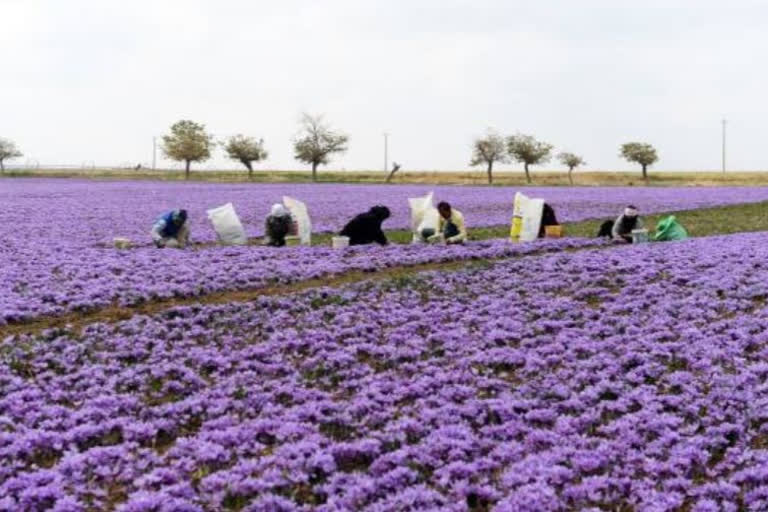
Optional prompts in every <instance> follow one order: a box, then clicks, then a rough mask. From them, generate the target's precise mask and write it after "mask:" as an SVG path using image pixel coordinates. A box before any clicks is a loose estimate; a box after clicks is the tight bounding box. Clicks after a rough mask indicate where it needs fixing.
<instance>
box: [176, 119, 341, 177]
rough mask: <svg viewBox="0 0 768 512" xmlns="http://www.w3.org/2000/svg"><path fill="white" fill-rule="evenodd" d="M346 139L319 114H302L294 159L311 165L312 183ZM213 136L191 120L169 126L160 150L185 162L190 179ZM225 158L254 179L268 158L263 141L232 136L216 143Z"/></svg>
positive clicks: (208, 151) (206, 156)
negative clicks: (257, 165) (255, 169)
mask: <svg viewBox="0 0 768 512" xmlns="http://www.w3.org/2000/svg"><path fill="white" fill-rule="evenodd" d="M348 141H349V137H348V136H347V135H345V134H343V133H339V132H336V131H334V130H333V129H332V128H331V127H330V126H329V125H328V124H327V123H326V122H325V121H324V120H323V117H322V116H320V115H317V116H312V115H309V114H302V116H301V121H300V129H299V133H298V134H297V135H296V137H295V138H294V140H293V149H294V151H295V157H296V159H297V160H299V161H301V162H305V163H307V164H309V165H311V166H312V180H313V181H317V167H318V166H320V165H327V164H328V163H329V162H330V161H331V156H332V155H333V154H334V153H343V152H345V151H346V150H347V142H348ZM216 144H217V143H216V141H215V140H214V137H213V135H211V134H209V133H208V132H207V131H206V130H205V125H202V124H199V123H195V122H194V121H189V120H182V121H178V122H177V123H174V124H173V126H171V133H170V134H168V135H164V136H163V145H162V149H163V152H164V153H165V155H166V156H167V157H168V158H170V159H171V160H176V161H178V162H184V172H185V176H186V177H187V178H189V168H190V165H191V164H192V162H204V161H205V160H208V159H209V158H210V157H211V153H212V151H213V149H214V147H215V146H216ZM219 144H221V146H223V148H224V151H225V152H226V154H227V156H228V157H229V158H231V159H232V160H236V161H238V162H240V163H241V164H243V165H244V166H245V167H246V169H248V175H249V176H253V164H254V163H255V162H260V161H262V160H264V159H266V158H267V156H268V153H267V151H266V149H264V139H257V138H256V137H249V136H247V135H235V136H233V137H229V138H228V139H226V140H224V141H222V142H219Z"/></svg>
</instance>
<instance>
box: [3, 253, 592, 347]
mask: <svg viewBox="0 0 768 512" xmlns="http://www.w3.org/2000/svg"><path fill="white" fill-rule="evenodd" d="M583 249H585V248H578V250H583ZM541 254H547V252H544V251H543V252H541V253H534V254H528V255H526V256H524V257H527V256H537V255H541ZM513 257H514V256H513ZM509 258H510V257H509V256H507V257H503V258H495V259H483V260H461V261H451V262H444V263H422V264H418V265H408V266H399V267H390V268H385V269H381V270H376V271H360V270H355V271H350V272H346V273H344V274H340V275H335V276H328V277H324V278H315V279H309V280H304V281H298V282H296V283H291V284H285V285H279V286H267V287H262V288H254V289H250V290H239V291H224V292H215V293H211V294H207V295H198V296H191V297H179V298H172V299H159V300H153V301H150V302H146V303H144V304H139V305H136V306H118V305H114V306H109V307H106V308H100V309H95V310H93V311H87V312H73V313H66V314H63V315H55V316H44V317H39V318H35V319H33V320H28V321H25V322H19V323H14V324H9V325H5V326H2V327H0V339H2V338H5V337H7V336H16V335H25V334H36V333H39V332H41V331H44V330H46V329H53V328H64V327H66V328H67V329H68V330H73V331H76V332H77V331H80V330H81V329H82V328H83V327H85V326H87V325H90V324H94V323H102V322H103V323H115V322H120V321H123V320H129V319H130V318H131V317H133V316H135V315H153V314H156V313H159V312H161V311H164V310H166V309H169V308H173V307H176V306H189V305H192V304H226V303H231V302H249V301H252V300H254V299H257V298H259V297H263V296H272V295H284V294H290V293H295V292H301V291H304V290H309V289H312V288H321V287H325V286H330V287H338V286H343V285H345V284H349V283H355V282H359V281H365V280H385V279H389V278H394V277H400V276H404V275H411V274H415V273H418V272H425V271H430V270H439V271H443V272H452V271H455V270H459V269H462V268H467V267H472V266H477V265H482V264H491V263H492V262H493V261H499V260H502V259H509Z"/></svg>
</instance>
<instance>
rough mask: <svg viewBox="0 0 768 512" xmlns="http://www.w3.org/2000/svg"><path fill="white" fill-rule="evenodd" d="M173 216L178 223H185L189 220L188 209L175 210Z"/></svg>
mask: <svg viewBox="0 0 768 512" xmlns="http://www.w3.org/2000/svg"><path fill="white" fill-rule="evenodd" d="M172 218H173V221H174V222H175V223H176V224H178V225H182V224H184V223H185V222H186V221H187V210H173V215H172Z"/></svg>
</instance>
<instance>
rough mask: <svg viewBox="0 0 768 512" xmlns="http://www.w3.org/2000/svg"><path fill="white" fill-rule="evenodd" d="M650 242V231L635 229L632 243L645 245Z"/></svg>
mask: <svg viewBox="0 0 768 512" xmlns="http://www.w3.org/2000/svg"><path fill="white" fill-rule="evenodd" d="M647 242H648V230H647V229H633V230H632V243H633V244H644V243H647Z"/></svg>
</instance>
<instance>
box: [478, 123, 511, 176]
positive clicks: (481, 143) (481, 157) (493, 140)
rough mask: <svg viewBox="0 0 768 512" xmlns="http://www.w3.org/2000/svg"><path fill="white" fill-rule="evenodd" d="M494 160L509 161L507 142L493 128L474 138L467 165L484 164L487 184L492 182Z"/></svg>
mask: <svg viewBox="0 0 768 512" xmlns="http://www.w3.org/2000/svg"><path fill="white" fill-rule="evenodd" d="M494 162H499V163H504V162H509V157H508V156H507V144H506V142H505V141H504V137H502V136H501V135H499V134H498V133H496V132H495V131H494V130H491V129H488V131H487V132H486V134H485V137H482V138H479V139H475V142H474V143H472V160H470V162H469V165H471V166H475V165H486V170H487V171H488V184H491V183H493V164H494Z"/></svg>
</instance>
